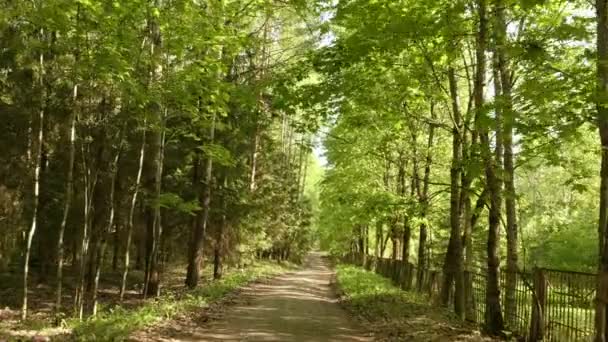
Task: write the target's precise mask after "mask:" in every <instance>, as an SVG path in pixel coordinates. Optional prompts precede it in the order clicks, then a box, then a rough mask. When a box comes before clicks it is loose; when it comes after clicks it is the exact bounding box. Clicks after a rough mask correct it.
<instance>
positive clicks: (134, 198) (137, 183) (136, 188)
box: [120, 122, 146, 303]
mask: <svg viewBox="0 0 608 342" xmlns="http://www.w3.org/2000/svg"><path fill="white" fill-rule="evenodd" d="M145 126H146V122H144V128H143V131H142V137H141V148H140V149H139V167H138V169H137V177H136V178H135V184H134V188H133V195H132V196H131V206H130V208H129V218H128V221H127V239H126V242H125V256H124V260H123V262H124V264H123V268H122V277H121V282H120V302H121V303H122V301H123V300H124V297H125V290H126V288H127V276H128V273H129V266H130V256H131V254H130V250H131V241H132V239H133V218H134V216H135V208H136V206H137V196H138V194H139V187H140V184H141V178H142V174H143V170H144V159H145V152H146V128H145Z"/></svg>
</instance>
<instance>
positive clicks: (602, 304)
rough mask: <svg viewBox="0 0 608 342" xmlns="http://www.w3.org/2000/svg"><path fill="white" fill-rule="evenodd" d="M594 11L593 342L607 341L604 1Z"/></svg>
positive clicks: (607, 52)
mask: <svg viewBox="0 0 608 342" xmlns="http://www.w3.org/2000/svg"><path fill="white" fill-rule="evenodd" d="M596 11H597V92H598V93H597V96H596V98H597V112H598V128H599V135H600V141H601V145H602V165H601V172H600V178H601V184H600V208H599V210H600V217H599V224H598V240H599V266H598V277H597V291H596V301H595V303H596V304H595V305H596V307H595V333H596V335H595V341H596V342H605V341H608V329H607V325H608V104H607V102H608V0H596Z"/></svg>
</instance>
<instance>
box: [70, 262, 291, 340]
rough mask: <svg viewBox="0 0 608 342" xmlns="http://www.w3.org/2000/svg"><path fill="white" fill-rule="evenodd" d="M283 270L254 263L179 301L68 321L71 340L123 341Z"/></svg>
mask: <svg viewBox="0 0 608 342" xmlns="http://www.w3.org/2000/svg"><path fill="white" fill-rule="evenodd" d="M287 268H288V266H286V265H283V266H282V265H278V264H276V263H272V262H258V263H256V264H255V265H252V266H250V267H248V268H246V269H244V270H235V271H233V272H229V273H228V274H226V275H225V277H224V278H223V279H222V280H219V281H213V282H210V283H208V284H204V285H203V286H201V287H200V288H198V289H196V290H192V291H188V292H186V293H185V294H183V295H179V297H178V296H177V295H175V294H167V295H163V296H161V297H160V298H157V299H154V300H149V301H147V302H146V303H145V304H143V305H142V306H140V307H139V308H136V309H131V310H129V309H124V308H122V307H116V308H112V309H108V310H104V311H103V312H101V313H100V314H98V315H97V317H94V318H89V319H87V320H84V321H71V322H70V323H69V324H70V326H71V327H72V330H73V338H74V339H75V340H77V341H124V340H126V339H127V338H128V336H129V335H130V334H131V333H133V332H134V331H137V330H140V329H143V328H145V327H146V326H149V325H153V324H154V323H157V322H159V321H161V320H165V319H171V318H172V317H175V316H177V315H179V314H183V313H187V312H188V311H193V310H196V309H198V308H201V307H206V306H208V305H209V304H210V303H213V302H215V301H218V300H220V299H222V298H223V297H225V296H226V295H227V294H229V293H230V292H232V291H234V290H236V289H237V288H239V287H241V286H243V285H245V284H247V283H249V282H252V281H255V280H258V279H261V278H264V277H269V276H273V275H277V274H279V273H282V272H284V271H286V270H287Z"/></svg>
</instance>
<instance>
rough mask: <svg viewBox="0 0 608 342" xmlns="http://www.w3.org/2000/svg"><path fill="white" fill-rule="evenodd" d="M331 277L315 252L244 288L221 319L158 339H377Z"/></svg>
mask: <svg viewBox="0 0 608 342" xmlns="http://www.w3.org/2000/svg"><path fill="white" fill-rule="evenodd" d="M333 276H334V273H333V270H332V269H331V268H330V266H329V265H328V263H327V261H325V260H323V258H322V256H321V254H319V253H311V254H310V255H309V256H308V258H307V261H306V263H305V267H304V268H302V269H301V270H299V271H296V272H291V273H287V274H284V275H282V276H278V277H276V278H274V279H272V280H270V281H269V282H267V283H257V284H252V285H250V286H248V287H246V288H245V289H244V290H243V292H242V293H241V294H240V296H239V297H238V299H237V301H236V303H235V304H234V305H231V306H230V307H228V308H227V309H226V311H225V312H224V313H223V314H222V317H220V318H219V319H217V320H214V321H211V322H209V323H208V324H204V325H203V326H197V327H190V328H187V329H179V328H178V327H173V328H174V329H173V330H174V332H176V330H181V331H180V332H179V333H177V334H172V335H173V336H171V337H170V338H167V337H163V338H159V339H158V341H298V342H312V341H315V342H317V341H332V342H343V341H344V342H345V341H373V338H371V337H369V336H366V334H364V333H363V332H362V331H360V330H359V329H358V328H357V327H356V324H355V322H354V321H353V320H352V319H351V318H350V317H349V316H348V315H347V313H346V312H345V311H344V310H343V309H342V307H341V306H340V304H339V303H338V298H337V295H336V294H335V292H334V290H333V289H332V287H331V285H330V283H331V280H332V278H333ZM175 328H177V329H175ZM184 330H186V331H184Z"/></svg>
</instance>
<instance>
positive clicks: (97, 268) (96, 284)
mask: <svg viewBox="0 0 608 342" xmlns="http://www.w3.org/2000/svg"><path fill="white" fill-rule="evenodd" d="M123 132H124V129H123ZM121 134H122V133H121ZM122 139H123V138H122V137H121V138H120V144H121V146H120V147H119V149H118V151H117V152H116V156H115V157H114V161H113V163H112V166H111V167H112V170H111V171H110V172H111V176H110V196H109V203H110V212H109V217H108V222H107V225H106V227H105V229H104V231H102V232H101V237H100V239H101V243H100V246H99V250H98V251H97V256H96V261H95V276H94V279H93V290H92V302H93V309H92V313H93V316H96V315H97V291H98V289H99V278H100V276H101V268H102V267H103V258H104V256H105V251H106V246H107V239H108V236H109V234H110V232H111V231H112V228H113V227H114V216H115V207H116V206H115V203H114V198H115V196H114V195H115V193H116V178H117V175H118V161H119V159H120V154H121V153H122Z"/></svg>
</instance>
